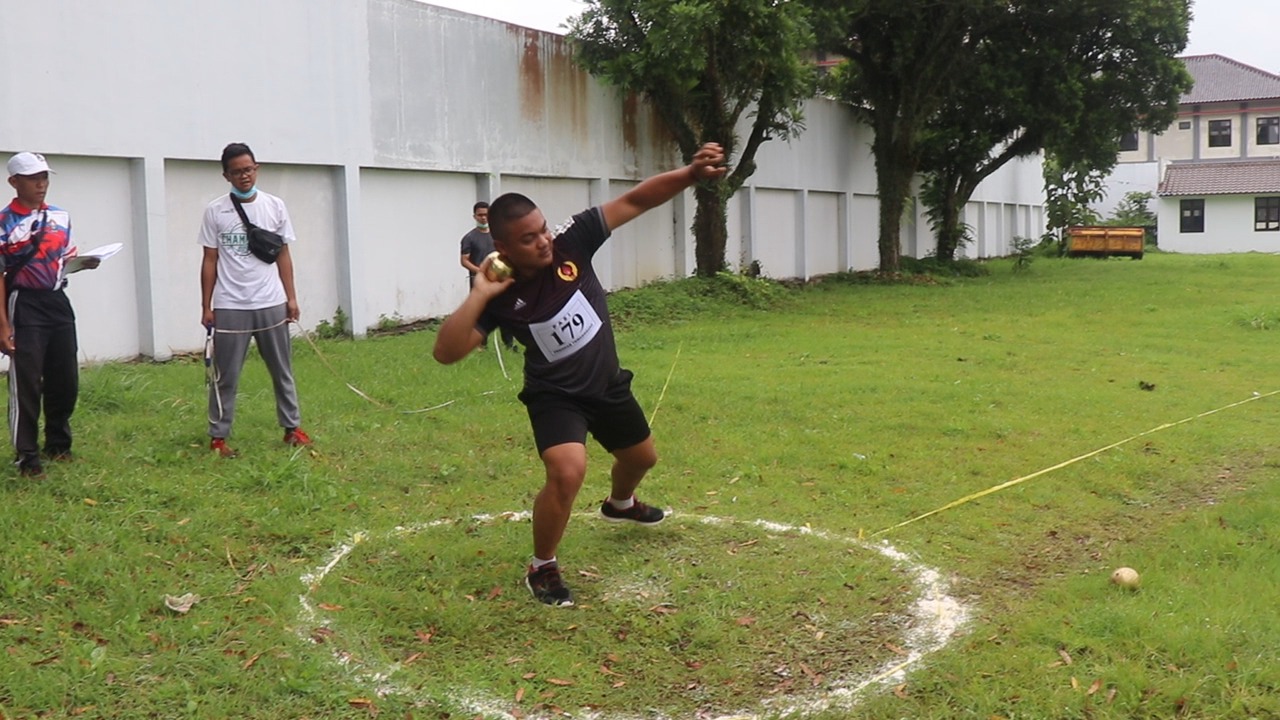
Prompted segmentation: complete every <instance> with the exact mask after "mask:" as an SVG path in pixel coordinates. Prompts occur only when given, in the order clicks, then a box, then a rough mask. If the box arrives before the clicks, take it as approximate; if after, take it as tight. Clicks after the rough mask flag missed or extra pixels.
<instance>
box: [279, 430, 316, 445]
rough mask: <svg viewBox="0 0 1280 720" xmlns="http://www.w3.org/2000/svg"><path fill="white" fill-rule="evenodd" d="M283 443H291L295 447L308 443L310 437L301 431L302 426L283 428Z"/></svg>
mask: <svg viewBox="0 0 1280 720" xmlns="http://www.w3.org/2000/svg"><path fill="white" fill-rule="evenodd" d="M284 444H285V445H293V446H294V447H297V446H299V445H310V444H311V437H310V436H309V435H307V434H306V433H304V432H302V428H293V429H292V430H285V431H284Z"/></svg>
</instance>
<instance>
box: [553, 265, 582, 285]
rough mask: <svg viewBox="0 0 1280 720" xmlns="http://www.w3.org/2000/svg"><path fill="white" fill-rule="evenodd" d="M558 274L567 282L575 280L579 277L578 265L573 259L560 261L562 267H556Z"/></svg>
mask: <svg viewBox="0 0 1280 720" xmlns="http://www.w3.org/2000/svg"><path fill="white" fill-rule="evenodd" d="M556 275H559V276H560V279H561V280H563V281H565V282H573V281H574V280H577V279H578V266H577V265H574V264H573V263H572V262H571V261H569V260H565V261H564V262H562V263H560V267H558V268H556Z"/></svg>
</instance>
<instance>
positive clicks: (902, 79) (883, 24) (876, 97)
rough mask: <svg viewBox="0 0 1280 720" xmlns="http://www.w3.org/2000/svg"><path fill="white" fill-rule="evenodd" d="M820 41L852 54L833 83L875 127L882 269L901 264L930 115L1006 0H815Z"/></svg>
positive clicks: (936, 110) (946, 98) (947, 95)
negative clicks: (905, 216)
mask: <svg viewBox="0 0 1280 720" xmlns="http://www.w3.org/2000/svg"><path fill="white" fill-rule="evenodd" d="M811 2H812V3H813V4H814V7H815V9H816V11H817V14H816V17H815V22H814V27H815V29H816V30H817V33H818V37H819V47H820V48H822V49H824V50H827V51H830V52H832V53H835V54H838V55H841V56H843V57H845V58H846V60H847V61H846V62H845V63H843V64H842V65H840V66H839V67H838V68H837V69H836V70H835V71H834V72H833V73H832V75H831V81H832V82H831V84H830V89H831V91H832V92H833V93H834V94H835V95H836V96H838V97H840V98H841V99H842V100H844V101H845V102H847V103H849V105H850V106H851V107H853V109H854V112H855V113H856V114H857V115H858V116H859V117H861V118H862V119H863V120H864V121H865V122H866V123H867V124H868V125H870V126H871V128H872V130H873V131H874V133H875V138H874V139H873V140H872V146H871V150H872V155H873V156H874V157H875V165H876V192H877V195H878V196H879V199H880V213H879V214H880V218H879V221H880V230H879V239H878V241H877V244H878V248H879V252H880V269H881V270H882V271H885V272H896V271H897V270H898V268H899V260H900V234H901V227H902V215H903V211H904V210H905V208H906V201H907V198H908V196H909V195H910V192H911V183H912V181H913V180H914V179H915V177H916V173H917V170H918V169H919V167H920V163H921V160H922V159H923V156H924V151H925V148H924V145H923V139H924V134H925V132H926V129H927V127H928V123H929V122H930V121H931V120H932V119H933V118H934V117H935V116H937V114H938V113H940V112H941V111H942V110H943V108H945V107H946V106H947V103H948V102H949V100H950V98H951V93H952V89H953V88H954V87H955V86H956V85H957V83H959V82H960V80H961V79H962V78H963V77H964V76H965V73H966V72H967V69H966V66H967V65H968V64H969V60H970V58H972V57H973V56H974V52H975V47H976V46H978V45H980V44H981V43H982V42H983V41H984V40H985V39H986V38H985V36H984V32H985V30H984V28H983V23H984V17H986V16H989V15H990V14H991V13H992V12H993V9H994V8H998V7H1000V6H1003V5H1005V4H1006V3H1005V2H1002V1H1001V0H811Z"/></svg>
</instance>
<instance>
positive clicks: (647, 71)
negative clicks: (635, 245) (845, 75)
mask: <svg viewBox="0 0 1280 720" xmlns="http://www.w3.org/2000/svg"><path fill="white" fill-rule="evenodd" d="M586 5H587V9H586V10H585V11H584V12H583V13H582V15H580V16H578V17H577V18H575V19H574V20H573V21H572V22H571V25H570V30H569V41H570V42H571V43H572V44H573V47H574V49H575V58H576V60H577V62H578V63H579V64H580V65H581V66H582V67H583V68H585V69H586V70H587V71H588V72H590V73H591V74H593V75H596V76H599V77H602V78H604V79H605V80H607V81H608V82H610V83H612V84H614V85H616V86H618V87H620V88H622V89H623V90H625V91H627V92H632V93H636V94H640V95H643V96H644V97H645V98H646V99H647V100H648V101H649V102H650V103H651V104H652V106H653V107H654V108H655V110H656V111H657V113H658V114H659V116H660V117H661V118H662V120H663V121H664V123H665V124H666V126H667V127H668V128H669V129H670V131H671V133H672V134H673V135H674V136H675V140H676V143H677V145H678V146H679V148H680V153H681V155H682V156H683V157H684V160H685V161H686V162H688V161H690V160H692V158H693V154H694V153H695V152H696V151H697V149H698V147H699V146H700V145H701V144H702V143H704V142H718V143H720V144H721V145H722V146H723V147H724V150H725V156H726V157H727V158H729V162H730V163H731V165H732V170H731V172H730V173H729V174H728V175H727V176H726V177H725V178H724V179H723V180H721V181H719V182H715V183H701V184H699V185H698V186H697V187H695V188H694V198H695V200H696V203H697V209H696V211H695V215H694V237H695V239H696V248H695V252H694V254H695V257H696V259H697V274H698V275H700V276H704V277H711V276H714V275H715V274H716V273H717V272H719V271H720V270H722V269H724V268H725V266H726V264H725V244H726V239H727V237H728V230H727V227H726V224H725V206H726V203H727V202H728V199H729V198H730V197H732V196H733V194H734V193H735V192H737V191H738V189H739V188H741V187H742V185H743V183H744V182H746V180H747V178H749V177H751V175H752V173H754V172H755V170H756V162H755V158H756V152H757V150H758V149H759V148H760V145H761V144H762V143H764V142H765V141H767V140H770V139H773V138H776V137H790V136H792V135H794V134H798V133H799V132H800V131H801V130H802V129H803V125H802V122H803V118H802V116H801V105H802V103H803V102H804V101H805V100H806V99H808V98H809V97H811V96H812V94H813V90H814V87H815V84H816V80H815V77H816V76H815V71H814V68H813V64H812V63H811V62H809V61H808V60H807V59H806V57H805V53H806V52H808V51H810V50H811V49H812V48H813V44H814V40H813V34H812V30H811V28H810V22H809V13H808V10H807V8H806V7H805V6H804V5H803V4H802V3H799V2H787V1H782V2H780V1H778V0H587V3H586ZM744 126H745V127H746V128H749V129H747V130H746V133H747V135H746V141H745V142H741V140H740V138H739V135H738V130H739V128H740V127H744Z"/></svg>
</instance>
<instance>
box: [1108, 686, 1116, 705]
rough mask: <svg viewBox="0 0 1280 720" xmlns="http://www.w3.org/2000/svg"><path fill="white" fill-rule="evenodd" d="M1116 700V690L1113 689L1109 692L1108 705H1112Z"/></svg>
mask: <svg viewBox="0 0 1280 720" xmlns="http://www.w3.org/2000/svg"><path fill="white" fill-rule="evenodd" d="M1115 699H1116V689H1115V688H1111V689H1110V690H1108V691H1107V704H1108V705H1110V704H1111V701H1112V700H1115Z"/></svg>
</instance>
